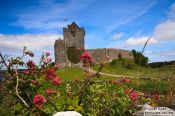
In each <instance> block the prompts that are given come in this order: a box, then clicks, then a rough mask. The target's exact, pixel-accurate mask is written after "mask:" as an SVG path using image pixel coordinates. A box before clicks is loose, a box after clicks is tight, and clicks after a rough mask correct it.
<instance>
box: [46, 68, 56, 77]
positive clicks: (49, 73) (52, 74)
mask: <svg viewBox="0 0 175 116" xmlns="http://www.w3.org/2000/svg"><path fill="white" fill-rule="evenodd" d="M47 75H48V76H49V75H50V76H55V75H56V74H55V72H54V71H53V70H52V69H48V70H47Z"/></svg>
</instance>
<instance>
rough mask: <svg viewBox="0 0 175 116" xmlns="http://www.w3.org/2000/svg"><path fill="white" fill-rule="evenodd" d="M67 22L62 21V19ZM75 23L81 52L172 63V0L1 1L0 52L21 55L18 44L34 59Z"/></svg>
mask: <svg viewBox="0 0 175 116" xmlns="http://www.w3.org/2000/svg"><path fill="white" fill-rule="evenodd" d="M65 19H66V21H65ZM72 21H75V22H76V23H77V24H78V25H79V26H80V27H84V28H85V30H86V36H85V46H86V48H120V49H128V50H132V49H136V50H138V51H140V50H141V49H142V47H143V45H144V43H145V41H146V40H147V39H148V38H149V37H150V36H152V38H151V40H150V41H149V43H148V46H147V47H146V50H145V52H144V54H145V55H146V56H148V57H149V60H150V62H153V61H169V60H175V0H132V1H131V0H16V1H15V2H14V0H3V1H1V2H0V27H1V28H0V51H2V52H3V53H4V54H11V55H16V56H17V55H20V54H21V51H22V49H23V46H27V47H28V49H30V50H32V51H34V52H35V56H36V58H35V59H34V60H36V61H37V60H38V59H39V56H40V55H41V53H42V52H43V51H50V52H51V53H52V57H53V59H54V51H53V44H54V41H55V40H56V39H58V38H59V37H61V38H62V34H63V30H62V28H63V27H66V25H67V24H70V23H71V22H72Z"/></svg>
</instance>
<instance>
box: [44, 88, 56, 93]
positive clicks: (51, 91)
mask: <svg viewBox="0 0 175 116" xmlns="http://www.w3.org/2000/svg"><path fill="white" fill-rule="evenodd" d="M45 92H46V93H47V94H55V93H56V91H54V90H52V89H46V90H45Z"/></svg>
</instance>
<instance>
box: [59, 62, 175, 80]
mask: <svg viewBox="0 0 175 116" xmlns="http://www.w3.org/2000/svg"><path fill="white" fill-rule="evenodd" d="M91 68H92V69H93V70H98V68H99V66H98V65H96V66H94V67H91ZM101 72H104V73H109V74H116V75H126V76H132V77H138V76H139V77H149V78H166V77H172V75H173V70H167V69H163V68H151V67H139V66H138V65H136V64H135V63H134V61H133V60H132V59H121V60H115V61H113V62H111V63H108V64H106V65H105V66H104V67H103V69H102V71H101ZM57 74H58V75H59V76H60V77H61V78H62V79H63V80H74V79H75V78H80V79H83V78H84V77H85V74H84V71H83V70H82V69H80V68H76V67H71V68H70V67H66V68H63V69H60V70H58V71H57ZM116 79H117V78H116V77H110V76H101V78H98V79H97V80H116Z"/></svg>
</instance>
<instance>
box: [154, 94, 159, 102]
mask: <svg viewBox="0 0 175 116" xmlns="http://www.w3.org/2000/svg"><path fill="white" fill-rule="evenodd" d="M152 96H153V98H154V99H155V100H156V101H159V100H160V95H159V94H158V93H156V94H153V95H152Z"/></svg>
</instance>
